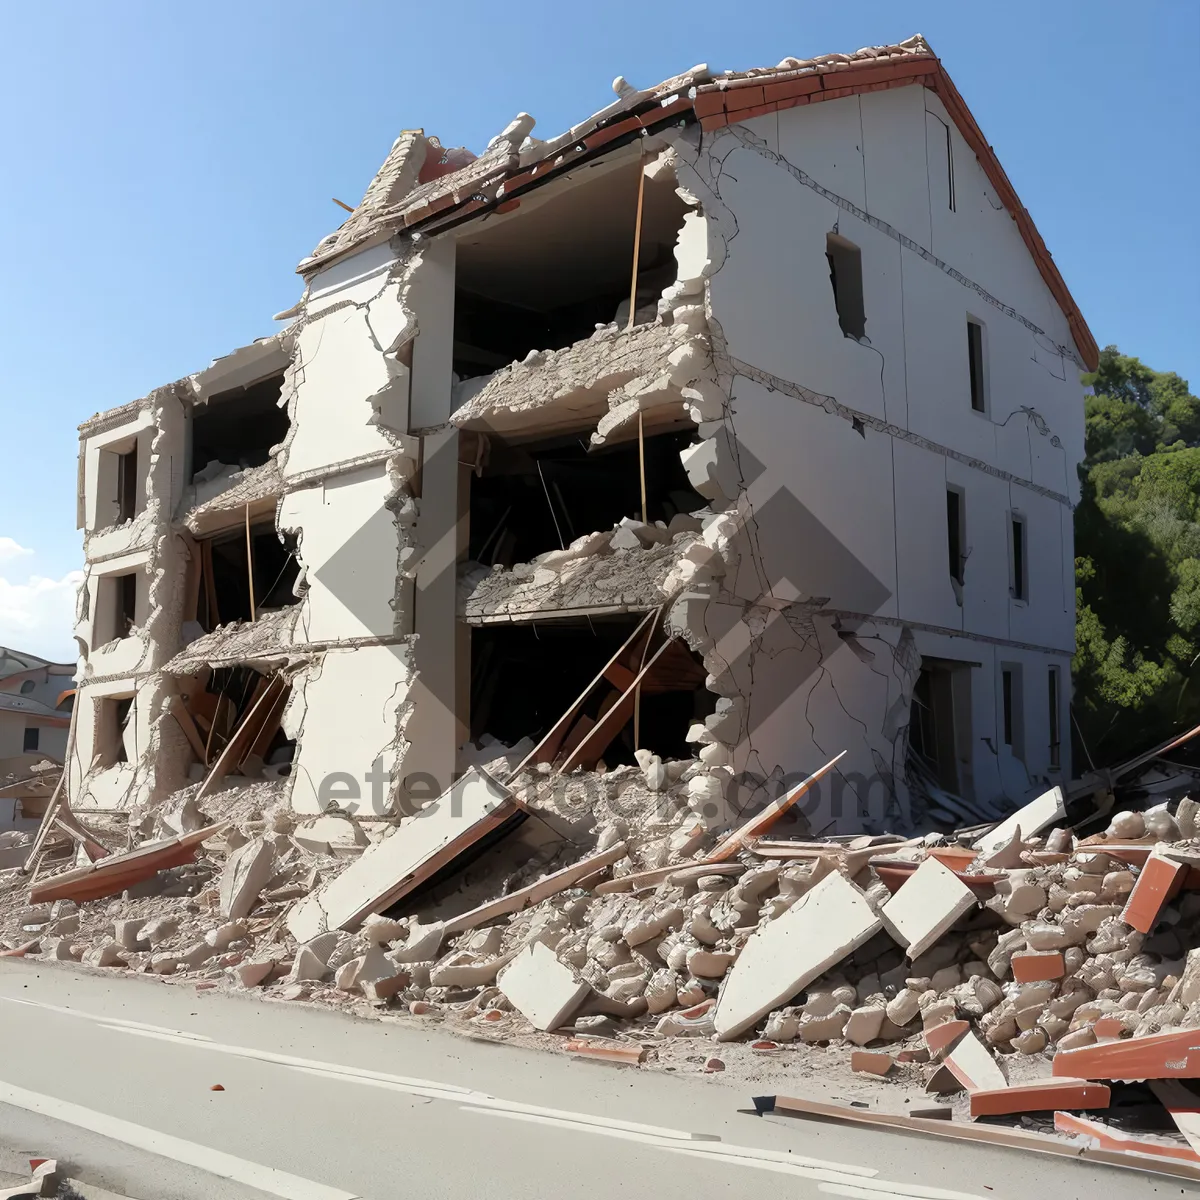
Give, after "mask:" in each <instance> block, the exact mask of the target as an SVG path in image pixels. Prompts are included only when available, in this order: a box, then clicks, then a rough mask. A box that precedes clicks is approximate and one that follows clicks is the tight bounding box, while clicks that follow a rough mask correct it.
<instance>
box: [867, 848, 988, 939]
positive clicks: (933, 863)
mask: <svg viewBox="0 0 1200 1200" xmlns="http://www.w3.org/2000/svg"><path fill="white" fill-rule="evenodd" d="M977 903H978V901H977V900H976V898H975V893H974V892H972V891H971V889H970V888H969V887H967V885H966V884H965V883H963V882H962V880H960V879H959V878H958V876H957V875H955V874H954V872H953V871H951V870H950V869H949V868H948V867H946V866H943V864H942V863H940V862H939V861H938V860H937V859H936V858H927V859H925V861H924V862H923V863H922V864H921V865H920V866H919V867H918V868H917V869H916V870H915V871H914V872H913V873H912V875H910V876H909V877H908V879H907V880H906V881H905V883H904V886H903V887H901V888H900V890H899V891H898V892H896V894H895V895H894V896H893V897H892V898H891V899H890V900H889V901H888V902H887V903H886V904H885V905H884V906H883V908H882V909H880V914H879V915H880V916H881V917H882V918H883V923H884V926H885V927H886V929H887V931H888V932H889V933H890V934H891V935H892V937H894V938H895V939H896V941H897V942H899V943H900V945H902V946H906V947H907V948H908V957H909V959H910V960H912V959H916V958H917V957H918V956H919V955H921V954H923V953H924V952H925V951H926V950H929V949H930V948H931V947H932V946H934V945H935V944H936V943H937V942H938V941H939V939H941V938H942V937H943V936H944V935H945V934H946V933H947V932H948V930H949V929H950V927H951V926H952V925H953V924H954V923H955V921H957V920H958V919H959V917H961V916H963V915H964V914H965V913H967V912H969V911H970V910H971V909H972V908H974V907H975V906H976V904H977Z"/></svg>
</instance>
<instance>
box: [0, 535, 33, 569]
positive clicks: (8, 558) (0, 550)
mask: <svg viewBox="0 0 1200 1200" xmlns="http://www.w3.org/2000/svg"><path fill="white" fill-rule="evenodd" d="M32 553H33V551H32V550H27V549H26V548H25V547H24V546H22V545H21V544H20V542H18V541H17V540H16V539H15V538H10V537H0V563H3V562H12V560H13V559H14V558H26V557H28V556H29V555H31V554H32Z"/></svg>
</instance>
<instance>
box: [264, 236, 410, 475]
mask: <svg viewBox="0 0 1200 1200" xmlns="http://www.w3.org/2000/svg"><path fill="white" fill-rule="evenodd" d="M396 266H397V260H396V258H395V255H394V253H393V252H392V251H391V250H390V249H389V248H388V247H386V246H377V247H374V248H372V249H370V250H366V251H364V252H363V253H361V254H357V255H355V256H353V257H352V258H350V259H347V260H346V261H344V262H340V263H337V264H335V265H334V266H332V267H330V268H329V269H328V270H326V271H322V272H320V273H319V274H318V275H317V276H315V277H314V279H313V280H312V282H311V284H310V290H309V296H308V300H307V302H306V305H305V317H306V323H305V325H304V327H303V328H302V329H301V331H300V333H299V336H298V337H297V340H296V383H297V387H296V395H295V399H294V401H293V406H292V422H293V429H292V431H291V434H290V436H289V438H288V442H287V448H286V451H285V453H284V477H285V479H288V478H294V477H295V476H298V475H305V474H307V473H309V472H313V471H320V470H321V469H322V468H326V467H330V466H334V465H336V464H338V463H344V462H350V461H353V460H356V459H360V458H363V457H364V456H368V455H373V454H382V453H384V452H386V451H388V450H390V449H393V448H394V447H395V440H394V439H393V438H389V436H388V435H387V433H386V431H385V429H384V428H383V427H382V426H383V425H386V426H389V427H392V428H394V429H396V430H399V431H404V430H406V429H407V402H408V401H407V383H408V368H407V367H406V366H405V365H404V364H403V363H400V362H397V361H396V360H395V359H394V358H389V357H388V354H389V353H390V352H391V351H392V350H393V349H394V348H395V347H396V346H397V345H398V343H400V342H402V341H403V340H404V339H405V338H406V337H407V336H408V335H409V333H410V332H411V331H410V330H409V318H408V315H407V311H406V309H405V307H404V305H403V302H402V290H403V285H402V282H401V281H400V280H399V279H397V278H394V268H396Z"/></svg>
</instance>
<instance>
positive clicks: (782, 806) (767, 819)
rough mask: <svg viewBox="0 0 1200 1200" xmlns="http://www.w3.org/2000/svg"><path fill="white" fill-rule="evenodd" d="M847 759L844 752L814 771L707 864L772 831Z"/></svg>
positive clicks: (719, 848)
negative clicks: (815, 784) (808, 792)
mask: <svg viewBox="0 0 1200 1200" xmlns="http://www.w3.org/2000/svg"><path fill="white" fill-rule="evenodd" d="M845 757H846V751H845V750H843V751H842V752H841V753H840V754H838V755H837V756H836V757H834V758H831V759H830V760H829V761H828V762H827V763H826V764H825V765H824V766H823V767H821V768H820V769H819V770H817V771H814V772H813V773H812V774H811V775H810V776H809V777H808V778H807V779H805V780H804V781H803V782H801V783H798V784H797V785H796V786H795V787H794V788H792V790H791V791H790V792H788V794H787V795H786V796H783V797H781V798H780V799H778V800H775V801H773V802H772V803H771V804H769V805H768V806H767V807H766V808H764V809H763V811H762V812H760V813H759V814H758V815H757V816H754V817H751V818H750V820H749V821H747V822H746V823H745V824H744V825H742V826H740V827H739V828H738V829H735V830H734V831H733V832H732V833H731V834H729V836H728V837H726V838H725V840H724V841H723V842H721V843H720V844H719V845H718V846H717V848H716V849H715V850H714V851H713V852H712V853H711V854H710V855H708V858H707V860H706V861H707V862H724V861H725V860H726V859H727V858H732V857H733V856H734V855H735V854H736V853H737V852H738V851H739V850H740V849H741V848H742V844H743V842H745V840H746V839H747V838H748V837H756V836H757V835H759V834H761V833H762V832H763V831H764V830H767V829H770V827H771V826H772V825H774V824H775V822H776V821H778V820H779V818H780V817H782V816H783V814H784V813H785V812H787V810H788V809H789V808H791V807H792V805H793V804H795V803H796V801H797V800H799V799H800V797H801V796H803V795H804V793H805V792H807V791H808V789H809V788H810V787H812V785H813V784H814V783H816V782H817V781H818V780H819V779H823V778H824V777H825V776H826V775H828V774H829V772H830V771H832V770H833V768H834V767H835V766H837V764H838V763H839V762H841V760H842V759H843V758H845Z"/></svg>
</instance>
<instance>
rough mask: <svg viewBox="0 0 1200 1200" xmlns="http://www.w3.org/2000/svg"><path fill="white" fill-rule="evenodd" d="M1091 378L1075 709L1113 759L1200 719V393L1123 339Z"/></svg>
mask: <svg viewBox="0 0 1200 1200" xmlns="http://www.w3.org/2000/svg"><path fill="white" fill-rule="evenodd" d="M1084 383H1085V384H1090V385H1091V387H1092V389H1093V392H1094V394H1093V395H1091V396H1088V397H1087V399H1086V401H1085V406H1084V422H1085V443H1084V445H1085V459H1084V462H1083V464H1082V466H1081V467H1080V476H1081V481H1082V496H1081V501H1080V505H1079V508H1078V510H1077V511H1076V514H1075V552H1076V555H1077V557H1076V560H1075V583H1076V601H1077V608H1076V631H1075V639H1076V651H1075V660H1074V664H1073V669H1074V675H1075V701H1074V708H1075V715H1076V718H1077V720H1078V721H1079V725H1080V729H1081V731H1082V734H1083V738H1084V740H1085V742H1086V744H1087V747H1088V749H1089V750H1090V752H1091V754H1092V757H1093V758H1094V759H1095V760H1096V762H1097V763H1098V764H1101V765H1102V764H1104V763H1111V762H1116V761H1119V760H1120V759H1121V758H1122V757H1124V756H1126V755H1129V754H1132V753H1134V752H1136V751H1137V750H1139V749H1141V748H1143V747H1145V746H1147V745H1148V744H1152V743H1154V742H1156V741H1160V740H1162V739H1164V738H1165V737H1166V736H1167V735H1168V734H1169V733H1171V732H1172V731H1173V730H1174V729H1176V727H1177V726H1179V725H1180V724H1182V723H1185V722H1186V723H1191V724H1197V723H1200V687H1198V686H1196V684H1195V683H1194V682H1193V674H1194V670H1193V669H1194V665H1195V663H1196V661H1197V658H1198V657H1200V399H1197V397H1195V396H1194V395H1192V394H1191V391H1190V390H1189V387H1188V383H1187V381H1186V380H1184V379H1181V378H1180V377H1179V376H1178V375H1176V374H1175V373H1174V372H1161V371H1154V370H1152V369H1151V368H1150V367H1147V366H1146V365H1145V364H1144V363H1142V362H1141V361H1140V360H1139V359H1137V358H1132V357H1130V356H1128V355H1124V354H1121V353H1119V352H1118V350H1117V348H1116V347H1115V346H1107V347H1105V349H1104V350H1103V351H1102V352H1101V355H1100V364H1099V369H1098V370H1096V371H1094V372H1093V373H1092V374H1090V375H1085V376H1084ZM1078 765H1080V764H1079V763H1078V762H1077V766H1078Z"/></svg>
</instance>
